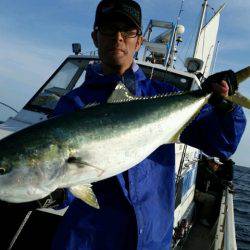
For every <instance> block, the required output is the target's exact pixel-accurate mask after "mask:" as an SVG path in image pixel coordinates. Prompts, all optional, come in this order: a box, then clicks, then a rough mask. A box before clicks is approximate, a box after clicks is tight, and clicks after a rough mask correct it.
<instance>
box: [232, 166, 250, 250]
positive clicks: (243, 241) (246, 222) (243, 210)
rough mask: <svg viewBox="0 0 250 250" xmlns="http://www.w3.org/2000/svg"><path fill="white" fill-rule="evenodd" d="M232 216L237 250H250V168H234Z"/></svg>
mask: <svg viewBox="0 0 250 250" xmlns="http://www.w3.org/2000/svg"><path fill="white" fill-rule="evenodd" d="M234 185H235V191H236V193H235V196H234V215H235V228H236V240H237V246H238V250H249V249H250V168H246V167H241V166H235V171H234Z"/></svg>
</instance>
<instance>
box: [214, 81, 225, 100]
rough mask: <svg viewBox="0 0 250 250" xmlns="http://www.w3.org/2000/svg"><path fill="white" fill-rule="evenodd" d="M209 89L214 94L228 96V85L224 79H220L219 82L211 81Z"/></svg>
mask: <svg viewBox="0 0 250 250" xmlns="http://www.w3.org/2000/svg"><path fill="white" fill-rule="evenodd" d="M211 90H212V92H213V93H214V94H216V95H218V96H221V97H223V98H224V97H227V96H228V93H229V86H228V83H227V82H226V81H225V80H222V81H221V82H219V83H216V82H212V83H211Z"/></svg>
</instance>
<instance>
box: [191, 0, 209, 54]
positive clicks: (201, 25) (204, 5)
mask: <svg viewBox="0 0 250 250" xmlns="http://www.w3.org/2000/svg"><path fill="white" fill-rule="evenodd" d="M207 2H208V0H204V3H203V4H202V14H201V19H200V25H199V28H198V32H197V35H196V41H195V48H194V54H193V57H195V54H196V52H197V47H198V46H197V45H198V41H199V38H200V34H201V30H202V27H203V23H204V19H205V15H206V11H207V6H208V3H207Z"/></svg>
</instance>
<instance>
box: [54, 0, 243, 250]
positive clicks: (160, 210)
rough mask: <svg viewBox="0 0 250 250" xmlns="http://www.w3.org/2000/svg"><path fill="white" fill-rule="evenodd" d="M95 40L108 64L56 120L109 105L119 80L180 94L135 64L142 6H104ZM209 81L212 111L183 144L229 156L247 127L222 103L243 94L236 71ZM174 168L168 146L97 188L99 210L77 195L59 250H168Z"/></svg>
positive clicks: (65, 103)
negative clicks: (93, 106)
mask: <svg viewBox="0 0 250 250" xmlns="http://www.w3.org/2000/svg"><path fill="white" fill-rule="evenodd" d="M92 38H93V41H94V44H95V46H96V47H97V48H98V53H99V57H100V59H101V63H100V64H93V65H90V66H89V68H88V70H87V73H86V80H85V83H84V84H83V86H82V87H80V88H78V89H76V90H73V91H72V92H71V93H69V94H67V95H66V96H65V97H62V99H61V101H60V102H59V104H58V106H57V108H56V112H55V113H56V115H58V114H62V113H65V112H71V111H73V110H76V109H79V108H82V107H83V106H84V105H86V104H88V103H94V102H99V103H104V102H106V100H107V99H108V98H109V96H110V95H111V93H112V91H113V89H114V86H116V85H117V83H119V82H122V83H124V85H125V86H126V87H127V88H128V90H129V91H130V92H131V93H132V94H134V95H136V96H153V95H156V94H165V93H169V92H174V91H175V89H174V88H173V87H172V86H170V85H167V84H165V83H164V84H163V83H160V82H157V81H154V80H149V79H146V77H145V75H144V73H143V72H142V70H141V69H140V68H139V67H138V65H137V64H136V63H135V62H134V59H133V56H134V53H135V52H137V51H138V50H139V48H140V46H141V44H142V41H143V38H142V31H141V8H140V6H139V4H137V3H136V2H134V1H130V0H129V1H112V0H111V1H101V2H100V3H99V5H98V7H97V10H96V16H95V22H94V30H93V32H92ZM210 78H211V79H210V80H209V81H207V82H206V84H207V87H209V88H211V89H212V91H213V92H214V93H215V94H214V98H213V100H212V103H213V105H207V107H205V108H204V109H203V110H202V112H201V113H200V115H199V117H198V118H197V119H196V121H195V122H193V123H192V124H191V125H190V126H189V127H188V128H187V129H186V130H185V131H184V132H183V133H182V135H181V141H182V142H184V143H186V144H189V145H192V146H194V147H197V148H199V149H201V150H203V151H204V152H206V153H207V154H209V155H214V156H217V157H222V158H228V157H229V156H230V155H231V154H233V153H234V151H235V150H236V148H237V145H238V143H239V141H240V138H241V136H242V133H243V130H244V128H245V122H246V121H245V117H244V114H243V111H242V109H241V108H240V107H239V106H236V105H234V104H232V103H229V102H227V101H225V100H223V98H222V97H226V96H227V95H228V94H233V93H234V91H235V89H236V83H235V76H234V75H233V73H232V72H231V71H228V72H222V73H219V74H216V75H214V76H211V77H210ZM224 79H227V81H225V80H224ZM145 136H147V135H145ZM110 150H112V148H110ZM174 166H175V154H174V145H172V144H170V145H163V146H161V147H159V148H158V149H157V150H155V151H154V152H153V153H152V154H151V155H150V156H149V157H147V158H146V159H145V160H143V161H142V162H141V163H139V164H138V165H137V166H135V167H133V168H131V169H129V170H128V171H126V172H124V173H122V174H119V175H118V176H115V177H112V178H109V179H106V180H104V181H100V182H97V183H94V184H93V190H94V193H95V195H96V197H97V200H98V201H99V205H100V209H99V210H96V209H95V208H92V207H90V206H88V205H86V204H84V203H83V202H82V201H80V200H79V199H74V198H72V197H71V198H72V199H73V201H72V200H71V203H70V206H69V209H68V211H67V212H66V214H65V216H64V218H63V222H62V224H61V225H60V227H59V229H58V232H57V234H56V237H55V239H54V242H53V249H55V250H58V249H102V250H105V249H107V250H108V249H109V250H110V249H117V250H118V249H119V250H120V249H124V250H128V249H136V248H137V249H152V250H156V249H169V248H170V244H171V239H172V233H173V220H174V197H175V187H174V186H175V168H174ZM69 200H70V199H69Z"/></svg>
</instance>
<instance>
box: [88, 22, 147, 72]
mask: <svg viewBox="0 0 250 250" xmlns="http://www.w3.org/2000/svg"><path fill="white" fill-rule="evenodd" d="M92 38H93V40H94V43H95V45H96V47H97V48H98V52H99V57H100V59H101V61H102V63H104V64H106V65H108V66H109V67H123V66H126V65H131V64H132V61H133V56H134V53H135V52H136V51H138V50H139V48H140V46H141V42H142V37H141V36H139V31H138V29H137V28H135V27H134V26H131V25H128V24H126V22H122V21H119V22H114V21H113V22H106V23H103V24H101V25H100V27H98V30H95V31H94V32H93V33H92Z"/></svg>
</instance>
